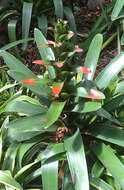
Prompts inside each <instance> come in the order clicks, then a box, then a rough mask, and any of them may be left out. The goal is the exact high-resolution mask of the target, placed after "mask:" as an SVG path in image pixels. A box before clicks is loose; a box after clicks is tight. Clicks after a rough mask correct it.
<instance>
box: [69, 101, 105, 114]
mask: <svg viewBox="0 0 124 190" xmlns="http://www.w3.org/2000/svg"><path fill="white" fill-rule="evenodd" d="M99 108H101V103H100V102H83V103H79V104H77V105H76V106H75V107H74V108H73V110H72V112H78V113H87V112H92V111H96V110H98V109H99Z"/></svg>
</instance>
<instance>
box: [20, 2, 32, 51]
mask: <svg viewBox="0 0 124 190" xmlns="http://www.w3.org/2000/svg"><path fill="white" fill-rule="evenodd" d="M32 7H33V3H29V2H24V3H23V10H22V39H25V38H28V34H29V28H30V22H31V15H32ZM26 47H27V43H24V45H23V50H24V51H25V50H26Z"/></svg>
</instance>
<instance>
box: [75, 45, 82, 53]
mask: <svg viewBox="0 0 124 190" xmlns="http://www.w3.org/2000/svg"><path fill="white" fill-rule="evenodd" d="M75 48H76V52H77V53H80V52H83V49H81V48H79V46H78V45H75Z"/></svg>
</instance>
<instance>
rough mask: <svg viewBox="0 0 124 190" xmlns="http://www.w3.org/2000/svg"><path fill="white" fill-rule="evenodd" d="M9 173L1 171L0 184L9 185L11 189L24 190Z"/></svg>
mask: <svg viewBox="0 0 124 190" xmlns="http://www.w3.org/2000/svg"><path fill="white" fill-rule="evenodd" d="M8 172H9V171H0V183H1V184H4V185H8V186H9V187H12V188H14V189H17V190H23V188H22V187H21V185H20V184H19V183H18V182H17V181H16V180H15V179H14V178H12V177H11V175H9V173H8Z"/></svg>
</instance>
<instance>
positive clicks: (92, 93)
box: [86, 89, 102, 99]
mask: <svg viewBox="0 0 124 190" xmlns="http://www.w3.org/2000/svg"><path fill="white" fill-rule="evenodd" d="M101 95H102V93H101V92H100V91H99V90H94V89H91V90H90V95H89V96H87V97H86V98H92V99H99V98H100V96H101Z"/></svg>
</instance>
